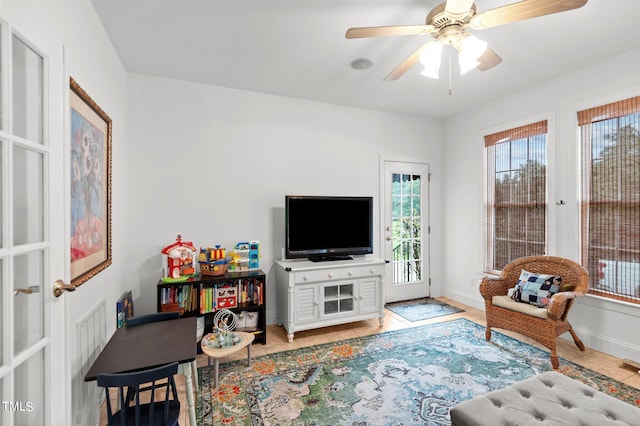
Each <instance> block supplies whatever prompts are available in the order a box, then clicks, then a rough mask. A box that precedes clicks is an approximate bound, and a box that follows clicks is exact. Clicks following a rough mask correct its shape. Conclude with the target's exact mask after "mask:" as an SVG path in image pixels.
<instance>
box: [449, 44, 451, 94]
mask: <svg viewBox="0 0 640 426" xmlns="http://www.w3.org/2000/svg"><path fill="white" fill-rule="evenodd" d="M449 96H451V49H449Z"/></svg>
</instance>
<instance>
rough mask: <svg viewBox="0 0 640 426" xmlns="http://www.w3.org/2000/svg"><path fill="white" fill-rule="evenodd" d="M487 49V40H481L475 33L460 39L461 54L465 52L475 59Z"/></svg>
mask: <svg viewBox="0 0 640 426" xmlns="http://www.w3.org/2000/svg"><path fill="white" fill-rule="evenodd" d="M485 50H487V42H486V41H483V40H480V39H479V38H478V37H476V36H474V35H473V34H468V35H466V36H465V37H464V38H463V39H462V40H460V55H462V54H464V55H465V56H469V57H470V58H473V59H478V58H479V57H480V56H482V54H483V53H484V51H485Z"/></svg>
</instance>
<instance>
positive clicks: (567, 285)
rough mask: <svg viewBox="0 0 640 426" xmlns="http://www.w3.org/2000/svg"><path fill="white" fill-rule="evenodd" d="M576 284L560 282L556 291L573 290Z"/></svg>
mask: <svg viewBox="0 0 640 426" xmlns="http://www.w3.org/2000/svg"><path fill="white" fill-rule="evenodd" d="M576 287H577V286H576V285H575V284H573V283H563V284H560V288H559V289H558V293H560V292H561V291H573V290H575V289H576Z"/></svg>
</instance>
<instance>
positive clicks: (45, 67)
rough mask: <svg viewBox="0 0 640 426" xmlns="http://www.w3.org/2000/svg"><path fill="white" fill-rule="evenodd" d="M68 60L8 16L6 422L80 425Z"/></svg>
mask: <svg viewBox="0 0 640 426" xmlns="http://www.w3.org/2000/svg"><path fill="white" fill-rule="evenodd" d="M62 56H63V54H62V47H61V46H59V45H58V46H56V45H55V43H52V42H51V41H50V40H45V39H41V40H33V39H32V38H30V37H29V36H25V35H24V34H21V33H19V32H17V31H16V30H15V29H14V28H12V27H11V26H10V23H8V22H6V21H3V20H2V19H0V94H1V99H2V101H1V102H0V165H1V172H0V181H1V184H0V218H1V222H2V224H1V227H0V311H1V315H0V325H1V327H0V330H1V332H0V333H1V335H0V400H1V401H2V406H0V426H9V425H67V424H70V422H69V413H70V403H69V402H68V401H69V399H70V398H69V389H68V385H69V383H70V380H69V378H68V377H67V376H68V373H67V371H68V368H67V362H66V357H65V307H64V303H65V302H64V300H56V298H55V297H54V296H53V290H52V288H53V283H54V281H55V280H56V279H57V278H62V277H64V273H65V267H64V265H65V256H64V229H65V221H64V219H63V218H64V204H63V199H64V190H63V188H64V186H63V185H64V176H65V173H64V172H63V151H64V149H63V147H64V143H63V135H64V129H65V127H64V118H65V114H64V113H63V104H64V102H63V99H64V95H63V93H64V92H63V91H64V90H65V87H66V86H65V84H64V76H63V59H62ZM61 299H64V298H61Z"/></svg>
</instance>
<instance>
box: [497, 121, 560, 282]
mask: <svg viewBox="0 0 640 426" xmlns="http://www.w3.org/2000/svg"><path fill="white" fill-rule="evenodd" d="M547 127H548V125H547V121H546V120H544V121H540V122H536V123H532V124H528V125H525V126H521V127H517V128H514V129H509V130H505V131H501V132H497V133H493V134H490V135H486V136H485V152H486V159H487V247H488V250H487V263H486V265H485V270H486V271H487V272H494V273H496V272H499V271H501V270H502V268H503V267H504V266H505V265H506V264H507V263H509V262H511V261H512V260H515V259H517V258H520V257H524V256H535V255H543V254H545V253H546V250H547V237H546V234H547V231H546V226H547V222H546V215H547V183H546V167H547Z"/></svg>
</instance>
